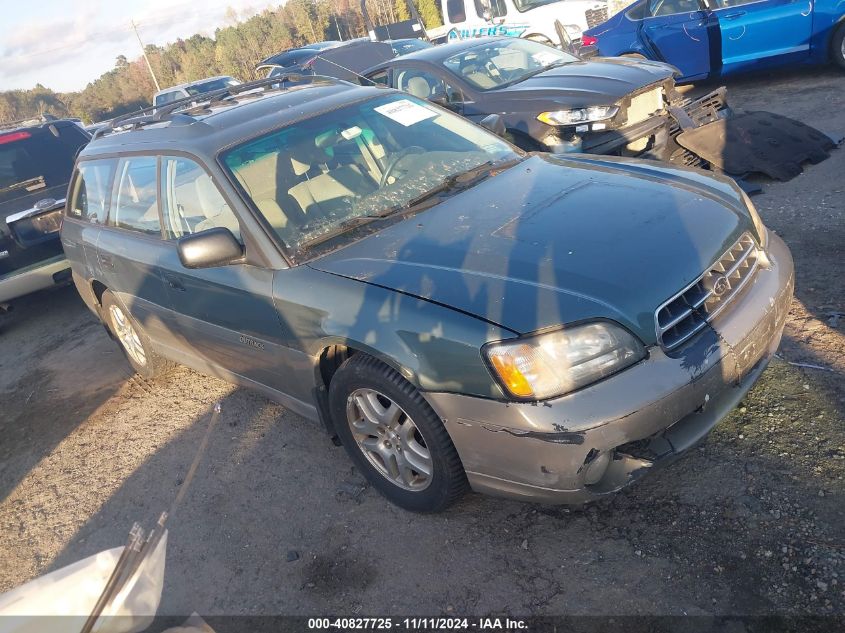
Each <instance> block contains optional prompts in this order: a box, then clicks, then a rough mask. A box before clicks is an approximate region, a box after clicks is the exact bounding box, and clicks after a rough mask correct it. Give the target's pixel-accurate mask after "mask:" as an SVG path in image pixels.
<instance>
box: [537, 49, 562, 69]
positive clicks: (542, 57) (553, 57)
mask: <svg viewBox="0 0 845 633" xmlns="http://www.w3.org/2000/svg"><path fill="white" fill-rule="evenodd" d="M531 57H532V58H533V59H534V61H535V62H537V63H538V64H540V65H541V66H548V65H549V64H554V63H555V62H556V61H557V60H559V59H560V55H558V54H557V53H553V52H551V51H540V52H538V53H534V54H533V55H532V56H531Z"/></svg>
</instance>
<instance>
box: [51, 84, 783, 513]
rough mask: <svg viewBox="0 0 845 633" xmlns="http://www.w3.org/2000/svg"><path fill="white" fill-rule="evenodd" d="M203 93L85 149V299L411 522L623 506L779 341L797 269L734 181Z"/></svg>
mask: <svg viewBox="0 0 845 633" xmlns="http://www.w3.org/2000/svg"><path fill="white" fill-rule="evenodd" d="M205 98H206V99H207V100H206V101H204V102H202V103H182V102H177V103H175V104H170V105H169V106H165V107H164V108H159V109H158V110H157V111H155V112H154V113H153V114H141V115H138V116H136V117H135V118H132V119H124V120H117V121H115V122H114V123H113V124H112V127H111V128H110V129H108V130H105V131H103V132H101V133H99V134H98V135H97V137H95V139H94V140H93V141H92V142H91V143H90V144H89V145H88V146H87V147H86V149H85V150H84V151H83V152H82V154H81V156H80V158H79V160H78V162H77V165H76V171H75V174H74V177H73V180H72V182H71V185H70V190H69V192H68V196H67V197H68V205H67V215H66V217H65V219H64V222H63V225H62V233H61V236H62V243H63V245H64V249H65V252H66V254H67V258H68V260H69V261H70V263H71V265H72V270H73V279H74V281H75V283H76V286H77V288H78V289H79V293H80V294H81V296H82V298H83V299H84V301H85V302H86V303H87V305H88V306H89V307H90V308H91V309H92V310H93V311H94V312H95V313H96V314H97V315H99V317H100V318H101V319H102V321H103V322H104V324H105V325H106V327H107V329H108V331H109V332H110V333H111V334H112V335H113V337H114V338H115V339H116V340H117V341H118V342H119V343H120V345H121V346H122V349H123V351H124V352H125V354H126V356H127V358H128V360H129V362H130V363H131V365H132V366H133V367H134V369H135V370H136V371H137V372H138V373H139V374H141V375H142V376H144V377H152V376H154V375H156V374H157V373H160V372H162V371H164V370H167V369H168V368H170V367H172V365H173V363H174V362H175V363H182V364H185V365H187V366H189V367H192V368H194V369H196V370H198V371H200V372H204V373H206V374H210V375H214V376H218V377H221V378H223V379H225V380H229V381H231V382H233V383H236V384H239V385H244V386H248V387H251V388H255V389H258V390H259V391H261V392H263V393H264V394H266V395H267V396H268V397H269V398H271V399H273V400H275V401H277V402H279V403H281V404H283V405H284V406H286V407H288V408H289V409H290V410H292V411H295V412H297V413H299V414H301V415H303V416H305V417H306V418H310V419H313V420H315V421H320V422H321V423H322V424H323V425H325V427H326V429H328V431H329V433H330V434H331V435H332V436H335V437H337V438H339V440H340V441H341V442H342V443H343V445H344V446H345V447H346V449H347V451H348V453H349V455H350V457H351V458H352V460H353V461H354V463H355V465H356V466H357V467H358V468H359V469H360V470H361V471H362V472H363V473H364V475H365V476H366V477H367V478H368V480H369V481H370V482H371V483H372V485H373V486H374V487H375V488H377V489H378V490H379V491H381V492H382V493H383V494H384V495H385V496H386V497H387V498H389V499H390V500H391V501H393V502H395V503H397V504H398V505H400V506H402V507H404V508H408V509H412V510H420V511H435V510H441V509H443V508H445V507H446V506H447V505H448V504H449V503H451V502H453V501H454V500H456V499H457V498H458V497H459V496H460V495H461V494H462V493H464V492H465V491H466V490H467V489H468V488H472V489H474V490H477V491H481V492H486V493H491V494H498V495H505V496H508V497H512V498H519V499H524V500H534V501H540V502H552V503H581V502H584V501H588V500H591V499H595V498H598V497H600V496H602V495H605V494H608V493H611V492H613V491H616V490H619V489H620V488H622V487H624V486H626V485H628V484H629V483H631V482H633V481H634V480H636V479H638V478H639V477H640V476H642V475H643V474H644V473H647V472H648V471H650V470H651V469H652V468H655V467H657V466H659V465H662V464H666V463H668V462H670V461H671V460H672V459H674V458H675V457H677V456H678V455H679V454H681V453H682V452H683V451H684V450H686V449H687V448H689V447H690V446H692V445H693V444H695V443H696V442H697V441H699V440H700V439H701V438H703V437H704V436H705V435H706V434H707V433H708V431H709V430H710V429H711V428H713V426H714V425H715V424H716V423H717V422H718V421H719V420H720V419H721V418H722V417H723V416H725V415H726V414H727V413H728V412H729V411H730V410H731V409H732V408H733V407H734V406H735V405H736V404H737V402H739V400H740V399H741V398H742V397H743V395H744V394H745V393H746V392H747V391H748V389H749V388H750V387H751V386H752V385H753V384H754V382H755V381H756V380H757V378H758V377H759V376H760V374H761V373H762V371H763V370H764V369H765V367H766V364H767V363H768V361H769V359H770V357H771V356H772V354H773V353H774V351H775V350H776V348H777V346H778V344H779V341H780V337H781V334H782V331H783V326H784V321H785V318H786V313H787V309H788V306H789V303H790V300H791V297H792V293H793V265H792V259H791V256H790V253H789V251H788V249H787V247H786V246H785V245H784V243H783V242H782V241H781V240H780V238H778V237H777V236H776V235H774V234H772V233H771V232H769V231H767V230H766V228H765V226H764V225H763V224H762V222H761V221H760V218H759V216H758V215H757V212H756V210H755V209H754V205H753V204H752V203H751V201H750V200H749V199H748V198H747V196H745V195H744V194H743V193H742V191H741V190H740V189H739V188H738V187H737V186H736V185H735V184H734V183H733V181H731V180H729V179H726V178H720V177H715V176H713V175H712V174H705V173H703V172H700V171H696V170H690V169H682V168H678V167H669V166H666V165H661V164H657V163H652V162H644V161H637V160H635V159H624V158H609V157H597V156H588V155H572V156H552V155H547V154H525V153H523V152H522V151H520V150H518V149H515V148H514V147H513V146H511V145H510V144H508V143H507V142H505V141H503V140H502V139H501V138H499V137H498V136H497V135H496V134H494V133H492V132H491V131H489V130H488V129H485V128H483V127H479V126H476V125H474V124H472V123H470V122H468V121H467V120H465V119H463V118H460V117H458V116H456V115H454V114H452V113H451V112H448V111H447V110H444V109H441V108H439V107H438V106H436V105H433V104H431V103H427V102H425V101H422V100H419V99H417V98H415V97H413V96H410V95H407V94H404V93H400V92H397V91H394V90H390V89H385V88H380V87H362V86H354V85H352V84H348V83H345V82H342V81H335V80H329V79H325V78H321V77H312V78H310V79H304V78H293V79H291V80H290V81H287V80H285V79H283V78H278V77H276V78H273V79H272V80H262V81H259V82H253V83H250V84H244V85H242V86H238V87H236V88H235V87H233V88H230V89H228V90H224V91H220V92H217V93H213V94H210V95H207V96H206V97H205ZM488 123H489V126H488V127H490V128H491V129H495V128H496V127H500V126H498V125H497V124H496V121H495V120H492V121H490V122H488Z"/></svg>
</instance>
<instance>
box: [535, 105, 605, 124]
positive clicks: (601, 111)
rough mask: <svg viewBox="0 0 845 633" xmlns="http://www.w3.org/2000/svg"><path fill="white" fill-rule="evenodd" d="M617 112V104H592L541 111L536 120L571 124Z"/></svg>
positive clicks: (595, 119) (598, 119)
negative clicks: (571, 108)
mask: <svg viewBox="0 0 845 633" xmlns="http://www.w3.org/2000/svg"><path fill="white" fill-rule="evenodd" d="M617 112H619V107H618V106H592V107H589V108H575V109H574V110H555V111H554V112H542V113H540V114H539V115H538V116H537V120H538V121H540V122H542V123H545V124H546V125H573V124H575V123H586V122H589V121H602V120H604V119H610V118H612V117H613V116H614V115H615V114H616V113H617Z"/></svg>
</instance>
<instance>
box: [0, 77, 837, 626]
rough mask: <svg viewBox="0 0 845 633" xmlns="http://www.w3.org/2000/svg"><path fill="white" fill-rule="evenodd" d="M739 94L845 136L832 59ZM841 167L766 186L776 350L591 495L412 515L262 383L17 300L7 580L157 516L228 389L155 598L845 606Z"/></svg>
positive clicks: (755, 105)
mask: <svg viewBox="0 0 845 633" xmlns="http://www.w3.org/2000/svg"><path fill="white" fill-rule="evenodd" d="M729 97H730V100H731V103H732V104H733V105H734V106H735V107H737V108H740V109H748V110H753V109H767V110H771V111H774V112H778V113H780V114H785V115H792V116H795V117H796V118H799V119H800V120H802V121H804V122H806V123H809V124H811V125H815V126H817V127H819V128H821V129H823V130H828V131H836V130H839V131H843V132H845V74H842V73H839V72H836V71H834V70H832V69H815V70H814V69H801V70H799V71H797V72H791V73H786V74H777V75H772V76H761V77H754V78H749V79H743V80H740V81H734V82H732V83H730V84H729ZM843 174H845V149H840V150H838V151H835V152H834V153H833V155H832V157H831V158H830V159H829V160H827V161H825V162H823V163H821V164H818V165H815V166H810V167H808V169H807V170H806V172H805V173H804V174H803V175H801V176H799V177H798V178H796V179H794V180H792V181H791V182H788V183H767V184H765V192H764V193H763V194H762V195H759V196H756V197H755V202H756V204H757V206H758V208H759V209H760V212H761V215H762V216H763V218H764V220H765V221H766V223H767V224H768V225H769V226H770V227H771V228H772V229H773V230H775V231H776V232H777V233H779V234H780V235H781V236H783V238H784V239H785V240H786V242H787V243H788V244H789V246H790V247H791V248H792V251H793V254H794V256H795V261H796V268H797V284H796V285H797V296H796V299H795V301H794V303H793V305H792V310H791V312H790V318H789V321H788V323H787V329H786V335H785V339H784V342H783V345H782V347H781V351H780V356H781V357H782V358H776V359H775V360H774V361H773V363H772V365H771V366H770V369H769V370H768V371H767V372H766V373H765V375H764V376H763V378H762V379H761V381H760V383H759V384H758V386H757V387H755V389H754V390H753V391H752V392H751V393H750V394H749V396H748V397H747V398H746V400H745V401H744V402H743V403H742V404H741V406H740V408H738V409H737V410H736V411H735V412H734V413H733V414H731V415H730V417H729V418H728V419H727V420H725V422H724V423H722V424H721V425H720V426H719V427H717V429H716V430H715V432H714V433H713V434H712V435H711V436H710V438H709V439H708V441H707V442H706V443H705V444H703V445H702V446H701V447H699V448H697V449H695V450H693V451H692V452H691V453H690V454H689V455H688V456H686V457H685V458H684V459H682V460H680V461H678V462H676V463H675V464H674V465H672V466H671V467H669V468H667V469H664V470H662V471H659V472H657V473H655V474H653V475H651V476H650V477H647V478H646V479H645V480H643V481H642V482H641V483H640V484H638V485H637V486H635V487H634V488H632V489H630V490H627V491H624V492H623V493H621V494H619V495H616V496H615V497H613V498H611V499H607V500H605V501H602V502H600V503H597V504H594V505H591V506H588V507H586V508H582V509H569V508H562V507H541V506H532V505H526V504H521V503H515V502H509V501H502V500H498V499H492V498H486V497H481V496H478V495H469V496H468V497H467V498H466V499H465V500H464V501H462V502H461V503H460V504H459V505H458V506H457V507H455V508H453V509H452V510H450V511H449V512H447V513H445V514H442V515H438V516H418V515H414V514H410V513H408V512H404V511H402V510H400V509H398V508H396V507H394V506H391V505H390V504H388V503H387V502H386V501H385V500H383V499H382V498H381V497H380V496H379V495H378V494H377V493H376V492H375V491H373V490H372V489H370V488H368V487H366V485H365V483H364V480H363V478H362V477H361V476H360V475H359V474H358V473H356V472H355V471H354V470H353V468H352V466H351V463H350V462H349V460H348V459H347V457H346V454H345V453H344V452H343V450H342V449H341V448H337V447H334V446H333V445H332V444H331V442H330V441H329V440H328V438H327V437H326V436H325V434H324V433H323V431H322V430H321V429H320V428H318V427H317V426H316V425H313V424H311V423H308V422H306V421H305V420H303V419H302V418H300V417H298V416H296V415H295V414H292V413H290V412H288V411H285V410H284V409H283V408H281V407H279V406H277V405H275V404H271V403H269V402H268V401H267V400H265V399H264V398H262V397H261V396H258V395H256V394H254V393H251V392H248V391H245V390H242V389H236V388H233V387H231V386H229V385H227V384H225V383H223V382H220V381H218V380H215V379H211V378H207V377H204V376H201V375H199V374H197V373H194V372H192V371H189V370H187V369H184V368H180V369H178V370H177V371H175V372H174V373H172V374H170V375H168V376H167V377H165V378H163V379H160V380H157V381H154V382H150V383H145V382H143V381H141V380H139V379H136V378H134V377H131V376H130V373H129V370H128V365H127V364H126V363H125V361H124V360H123V358H122V356H121V354H120V352H119V351H118V349H117V347H116V346H115V344H114V343H112V342H111V341H110V340H109V339H108V338H107V336H106V334H105V332H104V331H103V329H102V328H101V327H100V326H99V324H98V323H97V322H96V321H95V319H94V318H93V317H92V316H91V315H90V313H88V311H87V310H86V309H85V308H84V306H83V305H82V303H81V301H80V300H79V299H78V297H77V296H76V293H75V290H74V289H73V288H64V289H60V290H57V291H54V292H46V293H41V294H39V295H36V296H32V297H30V298H28V299H26V300H24V301H21V302H19V303H18V305H17V309H16V311H15V312H14V313H12V314H11V315H9V316H6V317H4V318H3V320H2V325H0V330H2V333H0V401H2V404H0V418H2V419H0V500H2V501H0V591H5V590H8V589H10V588H12V587H14V586H16V585H18V584H20V583H22V582H25V581H27V580H30V579H31V578H34V577H36V576H38V575H40V574H43V573H45V572H47V571H50V570H52V569H55V568H57V567H60V566H63V565H66V564H68V563H70V562H72V561H75V560H77V559H79V558H81V557H84V556H87V555H89V554H91V553H94V552H96V551H99V550H101V549H105V548H109V547H114V546H116V545H119V544H122V543H123V542H124V540H125V536H126V534H127V532H128V530H129V528H130V526H131V525H132V522H133V521H136V520H137V521H141V522H142V523H143V524H145V525H147V526H151V525H152V524H153V522H154V520H155V519H156V517H157V516H158V514H159V513H160V512H161V511H162V510H164V509H166V508H167V507H168V506H169V504H170V503H171V501H172V499H173V497H174V495H175V492H176V489H177V486H178V485H179V483H180V482H181V481H182V477H184V475H185V473H186V470H187V468H188V465H189V464H190V462H191V460H192V458H193V455H194V452H195V450H196V446H197V444H198V442H199V441H200V439H201V438H202V435H203V433H204V429H205V422H206V420H207V415H208V412H209V410H210V408H211V406H212V404H213V403H214V402H215V401H217V400H221V401H222V403H223V407H224V414H223V416H222V418H221V424H220V426H219V427H218V429H217V431H216V433H215V434H214V435H213V437H212V439H211V444H210V448H209V452H208V454H207V456H206V458H205V461H204V462H203V464H202V466H201V467H200V470H199V471H198V473H197V478H196V479H195V481H194V487H193V488H192V489H191V492H190V494H189V496H188V497H187V498H186V501H185V504H184V506H183V507H182V510H181V511H180V513H179V514H178V515H177V516H176V517H175V518H174V520H173V522H172V524H171V526H170V527H171V531H170V541H169V551H168V560H167V574H166V587H165V593H164V597H163V601H162V608H161V612H163V613H170V614H187V613H190V612H191V611H197V612H199V613H201V614H203V615H214V614H279V613H291V614H325V613H327V612H333V613H337V614H345V615H353V614H356V613H360V614H371V615H372V614H389V613H394V614H398V613H401V614H422V613H424V614H429V615H434V614H487V613H491V612H492V613H503V614H513V615H529V614H539V615H546V614H661V615H662V614H675V615H680V614H713V615H722V614H726V615H739V614H788V615H806V614H817V615H823V614H831V613H834V614H839V615H843V614H845V538H843V537H845V527H844V526H845V481H843V476H845V315H843V314H842V313H845V299H843V297H845V292H843V291H845V256H843V250H844V249H845V178H843ZM837 315H840V316H837ZM790 363H809V364H813V365H818V366H823V367H826V368H828V369H829V371H825V370H820V369H808V368H803V367H798V366H796V365H793V364H790ZM291 559H295V560H291Z"/></svg>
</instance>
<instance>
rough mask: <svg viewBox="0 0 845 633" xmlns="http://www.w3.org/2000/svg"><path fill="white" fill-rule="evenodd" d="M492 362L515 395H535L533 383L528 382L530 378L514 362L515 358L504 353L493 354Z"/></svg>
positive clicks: (524, 396)
mask: <svg viewBox="0 0 845 633" xmlns="http://www.w3.org/2000/svg"><path fill="white" fill-rule="evenodd" d="M490 362H491V363H493V367H495V368H496V371H497V372H498V374H499V377H500V378H501V379H502V381H503V382H504V383H505V385H506V386H507V388H508V389H509V390H510V392H511V393H512V394H513V395H515V396H518V397H520V398H528V397H529V396H533V395H534V390H533V389H531V385H530V384H528V380H526V379H525V376H523V375H522V372H520V371H519V369H517V367H516V363H514V359H513V358H512V357H511V356H507V355H504V354H503V355H501V356H493V357H491V358H490Z"/></svg>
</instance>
